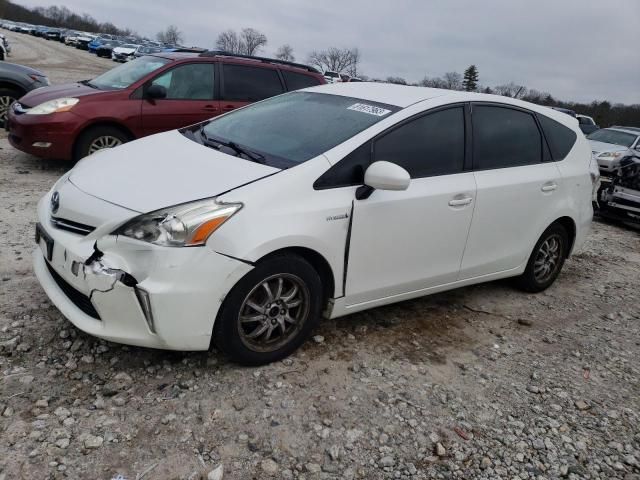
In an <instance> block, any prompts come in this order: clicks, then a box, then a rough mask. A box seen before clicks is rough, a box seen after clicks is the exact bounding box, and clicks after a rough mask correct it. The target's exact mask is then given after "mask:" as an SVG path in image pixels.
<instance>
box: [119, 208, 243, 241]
mask: <svg viewBox="0 0 640 480" xmlns="http://www.w3.org/2000/svg"><path fill="white" fill-rule="evenodd" d="M241 208H242V203H222V202H218V201H217V199H215V198H209V199H206V200H198V201H196V202H190V203H183V204H181V205H176V206H175V207H169V208H163V209H161V210H156V211H155V212H150V213H145V214H143V215H139V216H137V217H135V218H133V219H131V220H129V221H128V222H127V223H125V224H124V225H122V226H121V227H119V228H118V229H116V230H115V231H113V232H112V234H113V235H124V236H125V237H129V238H135V239H136V240H140V241H143V242H148V243H153V244H154V245H161V246H164V247H193V246H199V245H204V244H205V243H206V241H207V239H208V238H209V237H210V236H211V234H212V233H213V232H215V231H216V230H217V229H218V228H220V227H221V226H222V224H223V223H224V222H226V221H227V220H229V219H230V218H231V217H232V216H233V215H235V214H236V213H237V212H238V211H239V210H240V209H241Z"/></svg>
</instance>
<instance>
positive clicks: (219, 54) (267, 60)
mask: <svg viewBox="0 0 640 480" xmlns="http://www.w3.org/2000/svg"><path fill="white" fill-rule="evenodd" d="M200 56H201V57H233V58H246V59H249V60H256V61H258V62H263V63H275V64H278V65H287V66H290V67H297V68H302V69H304V70H307V71H309V72H313V73H320V72H319V71H318V70H317V69H315V68H313V67H310V66H309V65H304V64H303V63H295V62H288V61H287V60H279V59H277V58H267V57H257V56H255V55H241V54H239V53H230V52H225V51H224V50H206V51H204V52H202V53H201V54H200Z"/></svg>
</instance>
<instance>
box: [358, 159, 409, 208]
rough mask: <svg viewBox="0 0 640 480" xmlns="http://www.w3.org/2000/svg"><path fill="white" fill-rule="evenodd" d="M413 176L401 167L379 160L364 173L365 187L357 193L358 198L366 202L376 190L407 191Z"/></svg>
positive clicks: (360, 188)
mask: <svg viewBox="0 0 640 480" xmlns="http://www.w3.org/2000/svg"><path fill="white" fill-rule="evenodd" d="M410 183H411V176H410V175H409V172H407V171H406V170H405V169H404V168H402V167H401V166H400V165H396V164H395V163H391V162H386V161H384V160H379V161H377V162H373V163H372V164H371V165H369V167H368V168H367V170H366V171H365V172H364V185H363V186H362V187H359V188H358V190H357V191H356V198H357V199H358V200H364V199H365V198H368V197H369V196H370V195H371V193H372V192H373V191H374V190H396V191H398V190H406V189H407V188H409V184H410Z"/></svg>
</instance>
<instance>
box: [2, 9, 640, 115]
mask: <svg viewBox="0 0 640 480" xmlns="http://www.w3.org/2000/svg"><path fill="white" fill-rule="evenodd" d="M0 17H2V18H5V19H8V20H13V21H18V22H25V23H34V24H42V25H49V26H52V27H64V28H70V29H74V30H83V31H90V32H96V33H112V34H119V35H130V34H132V33H133V32H132V31H131V30H129V29H120V28H118V27H116V26H115V25H113V24H112V23H110V22H105V23H100V22H98V21H97V20H96V19H94V18H93V17H92V16H90V15H87V14H82V15H78V14H76V13H74V12H72V11H70V10H69V9H68V8H66V7H63V6H61V7H56V6H52V7H48V8H42V7H37V8H33V9H29V8H25V7H22V6H20V5H16V4H14V3H13V2H11V1H9V0H0ZM156 38H157V39H158V40H159V41H161V42H163V43H170V44H176V45H178V44H181V43H182V42H183V40H184V35H183V33H182V32H181V31H180V30H179V29H178V27H177V26H175V25H169V26H168V27H167V28H166V29H165V30H162V31H160V32H158V33H157V35H156ZM267 43H268V41H267V36H266V35H265V34H264V33H262V32H260V31H258V30H256V29H254V28H243V29H241V30H240V31H236V30H231V29H230V30H226V31H224V32H221V33H220V34H219V35H218V37H217V38H216V42H215V47H216V49H218V50H221V51H225V52H229V53H232V54H240V55H257V54H260V53H261V52H262V50H264V48H265V47H266V46H267ZM274 56H275V57H276V58H279V59H281V60H286V61H291V62H293V61H295V60H296V57H295V54H294V51H293V47H292V46H291V45H289V44H284V45H281V46H279V47H278V48H277V49H276V51H275V54H274ZM361 60H362V57H361V54H360V50H359V49H358V48H356V47H350V48H339V47H329V48H326V49H324V50H313V51H312V52H311V53H309V55H308V56H307V58H306V63H307V64H309V65H312V66H314V67H316V68H317V69H318V70H320V71H321V72H325V71H328V70H330V71H334V72H339V73H346V74H348V75H350V76H352V77H360V78H361V79H362V80H369V81H376V82H388V83H396V84H402V85H417V86H423V87H433V88H446V89H450V90H466V91H473V92H482V93H493V94H496V95H502V96H506V97H512V98H518V99H521V100H525V101H528V102H532V103H536V104H539V105H545V106H554V107H562V108H568V109H571V110H574V111H575V112H577V113H582V114H584V115H589V116H591V117H593V119H594V120H595V121H596V123H597V124H599V125H600V126H601V127H607V126H611V125H629V126H631V125H635V126H640V104H634V105H624V104H622V103H615V104H612V103H611V102H609V101H606V100H604V101H598V100H596V101H593V102H591V103H584V102H568V101H563V100H560V99H557V98H555V97H554V96H553V95H551V94H550V93H548V92H542V91H539V90H536V89H534V88H527V87H526V86H524V85H519V84H516V83H514V82H509V83H505V84H501V85H496V86H493V87H490V86H486V85H482V84H481V83H480V79H479V71H478V68H477V66H476V65H470V66H469V67H468V68H467V69H466V70H465V71H464V73H463V74H460V73H458V72H446V73H444V74H443V75H442V76H439V77H429V76H425V77H424V78H423V79H422V80H420V81H419V82H414V83H409V82H407V81H406V80H405V79H404V78H402V77H397V76H389V77H386V78H384V79H383V78H374V77H368V76H367V75H365V74H364V73H363V72H361V71H360V63H361Z"/></svg>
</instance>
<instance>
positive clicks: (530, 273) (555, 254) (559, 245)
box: [516, 223, 569, 293]
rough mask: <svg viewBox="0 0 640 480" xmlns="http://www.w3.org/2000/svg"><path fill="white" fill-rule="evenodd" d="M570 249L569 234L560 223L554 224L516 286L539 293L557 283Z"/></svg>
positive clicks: (540, 240)
mask: <svg viewBox="0 0 640 480" xmlns="http://www.w3.org/2000/svg"><path fill="white" fill-rule="evenodd" d="M568 249H569V234H568V233H567V230H566V228H564V227H563V226H562V225H560V224H559V223H554V224H552V225H551V226H550V227H549V228H547V229H546V230H545V231H544V233H543V234H542V235H541V236H540V239H539V240H538V242H537V243H536V246H535V247H534V248H533V252H531V256H530V257H529V261H528V262H527V268H526V269H525V271H524V273H523V274H522V275H521V276H519V277H518V278H517V279H516V285H517V286H518V288H520V289H521V290H524V291H525V292H531V293H537V292H541V291H543V290H546V289H547V288H549V287H550V286H551V285H552V284H553V282H555V280H556V278H558V275H560V271H561V270H562V266H563V265H564V261H565V260H566V258H567V254H568Z"/></svg>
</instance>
